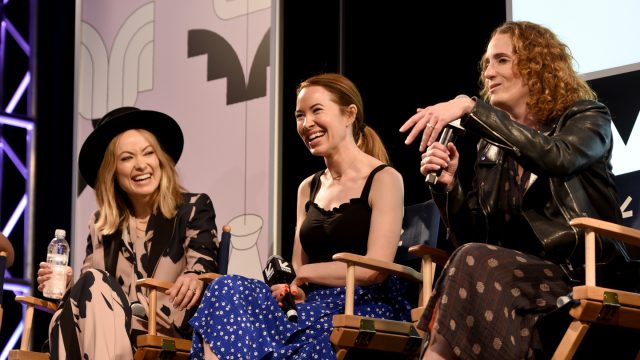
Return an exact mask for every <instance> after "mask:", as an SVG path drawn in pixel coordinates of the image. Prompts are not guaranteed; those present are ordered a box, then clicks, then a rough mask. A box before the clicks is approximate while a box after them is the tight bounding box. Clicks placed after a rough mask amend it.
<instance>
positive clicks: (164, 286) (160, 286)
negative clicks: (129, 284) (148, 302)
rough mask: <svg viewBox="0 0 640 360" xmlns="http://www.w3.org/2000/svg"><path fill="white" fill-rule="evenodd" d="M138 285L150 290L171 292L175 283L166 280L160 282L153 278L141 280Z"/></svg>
mask: <svg viewBox="0 0 640 360" xmlns="http://www.w3.org/2000/svg"><path fill="white" fill-rule="evenodd" d="M136 285H137V286H142V287H146V288H149V289H154V290H160V291H166V290H169V289H170V288H171V287H172V286H173V283H172V282H171V281H166V280H158V279H153V278H146V279H140V280H138V281H136Z"/></svg>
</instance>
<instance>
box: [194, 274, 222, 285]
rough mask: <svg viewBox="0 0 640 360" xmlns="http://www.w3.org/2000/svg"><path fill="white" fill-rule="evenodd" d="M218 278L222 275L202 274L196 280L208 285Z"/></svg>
mask: <svg viewBox="0 0 640 360" xmlns="http://www.w3.org/2000/svg"><path fill="white" fill-rule="evenodd" d="M220 276H222V275H220V274H217V273H203V274H200V275H198V279H199V280H202V281H203V282H204V283H205V284H209V283H212V282H213V280H215V279H217V278H219V277H220Z"/></svg>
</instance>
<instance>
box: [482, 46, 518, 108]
mask: <svg viewBox="0 0 640 360" xmlns="http://www.w3.org/2000/svg"><path fill="white" fill-rule="evenodd" d="M515 60H516V58H515V55H514V53H513V43H512V41H511V35H509V34H496V35H495V36H494V37H493V38H492V39H491V41H490V42H489V45H488V46H487V52H486V54H485V56H484V60H483V62H484V71H483V76H484V83H485V87H486V89H487V90H488V93H489V101H490V103H491V105H493V106H495V107H497V108H500V109H502V110H504V111H506V112H507V113H509V114H511V115H512V117H513V116H515V114H523V113H525V111H526V106H527V97H528V96H529V88H528V87H527V86H526V84H525V82H524V80H523V78H522V76H521V75H520V74H519V73H518V72H517V71H516V68H515V66H514V62H515Z"/></svg>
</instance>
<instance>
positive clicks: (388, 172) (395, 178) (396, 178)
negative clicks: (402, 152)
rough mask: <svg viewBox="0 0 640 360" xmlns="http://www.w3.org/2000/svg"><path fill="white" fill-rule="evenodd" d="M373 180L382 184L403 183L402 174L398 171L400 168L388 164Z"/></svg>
mask: <svg viewBox="0 0 640 360" xmlns="http://www.w3.org/2000/svg"><path fill="white" fill-rule="evenodd" d="M373 182H374V184H375V183H378V184H380V185H383V186H385V185H388V186H392V185H398V184H400V185H402V183H403V181H402V175H401V174H400V173H399V172H398V170H396V169H394V168H393V167H391V166H387V167H385V168H384V169H382V170H380V171H379V172H378V173H377V174H376V176H375V177H374V178H373Z"/></svg>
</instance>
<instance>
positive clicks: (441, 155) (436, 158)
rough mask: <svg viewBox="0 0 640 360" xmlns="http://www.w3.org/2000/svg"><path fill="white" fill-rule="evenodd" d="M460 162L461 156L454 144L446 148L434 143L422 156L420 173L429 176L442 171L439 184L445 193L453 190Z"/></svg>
mask: <svg viewBox="0 0 640 360" xmlns="http://www.w3.org/2000/svg"><path fill="white" fill-rule="evenodd" d="M459 160H460V154H459V153H458V150H457V149H456V146H455V145H454V144H453V143H449V144H447V146H445V145H443V144H440V143H439V142H434V143H433V144H431V146H429V148H428V149H427V151H426V152H424V153H423V154H422V160H421V161H420V173H421V174H422V175H424V176H427V174H428V173H430V172H434V171H438V170H440V169H442V172H441V173H440V175H438V181H437V182H438V183H439V184H441V185H442V186H443V187H444V188H445V189H446V190H445V191H450V190H451V189H452V188H453V183H454V180H455V174H456V171H457V170H458V162H459Z"/></svg>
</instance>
